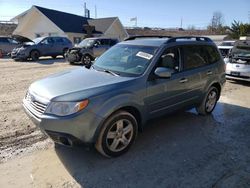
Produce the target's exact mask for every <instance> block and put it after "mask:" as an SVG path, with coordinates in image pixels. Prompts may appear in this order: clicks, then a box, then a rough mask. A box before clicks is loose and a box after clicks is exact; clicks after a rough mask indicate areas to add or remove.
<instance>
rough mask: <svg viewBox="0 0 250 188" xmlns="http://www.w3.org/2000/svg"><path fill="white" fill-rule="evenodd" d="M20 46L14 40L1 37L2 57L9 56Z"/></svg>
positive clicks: (0, 50) (0, 48) (0, 49)
mask: <svg viewBox="0 0 250 188" xmlns="http://www.w3.org/2000/svg"><path fill="white" fill-rule="evenodd" d="M18 45H19V43H18V42H17V41H16V40H14V39H13V38H11V37H4V36H0V53H1V54H2V55H7V54H8V53H10V52H11V51H12V50H13V49H14V48H16V47H17V46H18Z"/></svg>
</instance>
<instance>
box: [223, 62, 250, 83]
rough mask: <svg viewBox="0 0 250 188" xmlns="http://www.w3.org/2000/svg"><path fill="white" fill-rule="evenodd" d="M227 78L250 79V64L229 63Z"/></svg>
mask: <svg viewBox="0 0 250 188" xmlns="http://www.w3.org/2000/svg"><path fill="white" fill-rule="evenodd" d="M226 78H227V79H232V80H242V81H250V65H242V64H232V63H227V68H226Z"/></svg>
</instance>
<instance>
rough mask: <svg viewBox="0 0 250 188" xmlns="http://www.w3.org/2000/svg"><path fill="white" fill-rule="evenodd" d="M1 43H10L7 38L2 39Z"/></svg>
mask: <svg viewBox="0 0 250 188" xmlns="http://www.w3.org/2000/svg"><path fill="white" fill-rule="evenodd" d="M0 42H2V43H10V42H9V40H8V39H7V38H0Z"/></svg>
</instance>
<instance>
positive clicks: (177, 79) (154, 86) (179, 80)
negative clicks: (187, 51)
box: [145, 47, 190, 117]
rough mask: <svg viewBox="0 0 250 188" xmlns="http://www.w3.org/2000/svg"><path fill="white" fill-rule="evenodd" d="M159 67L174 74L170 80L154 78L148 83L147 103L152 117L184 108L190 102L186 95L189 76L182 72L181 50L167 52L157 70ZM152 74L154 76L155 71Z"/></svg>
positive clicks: (168, 50) (159, 62) (171, 49)
mask: <svg viewBox="0 0 250 188" xmlns="http://www.w3.org/2000/svg"><path fill="white" fill-rule="evenodd" d="M170 56H172V58H170ZM166 58H167V59H166ZM171 59H172V60H171ZM157 67H165V68H170V69H172V70H173V73H172V75H171V77H170V78H157V77H154V76H153V77H154V78H153V79H149V80H148V81H147V98H146V101H145V103H146V104H147V109H148V112H149V114H150V116H151V117H156V116H160V115H162V114H164V113H167V112H171V111H173V110H177V109H179V108H180V107H184V106H185V104H186V103H187V101H189V100H190V98H188V97H187V95H186V93H188V85H187V84H186V80H185V79H186V78H187V75H186V73H185V72H182V70H181V67H182V55H181V48H180V47H174V48H170V49H167V50H165V51H164V52H163V54H162V55H161V57H160V59H159V60H158V63H157V65H156V67H155V68H157ZM152 74H154V69H153V71H152Z"/></svg>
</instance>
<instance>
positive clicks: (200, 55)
mask: <svg viewBox="0 0 250 188" xmlns="http://www.w3.org/2000/svg"><path fill="white" fill-rule="evenodd" d="M183 52H184V67H183V68H184V70H188V69H193V68H197V67H201V66H204V65H209V64H212V63H215V62H217V61H219V60H220V54H219V52H218V50H217V49H216V48H215V47H213V46H198V45H197V46H193V45H192V46H191V45H190V46H184V47H183Z"/></svg>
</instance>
